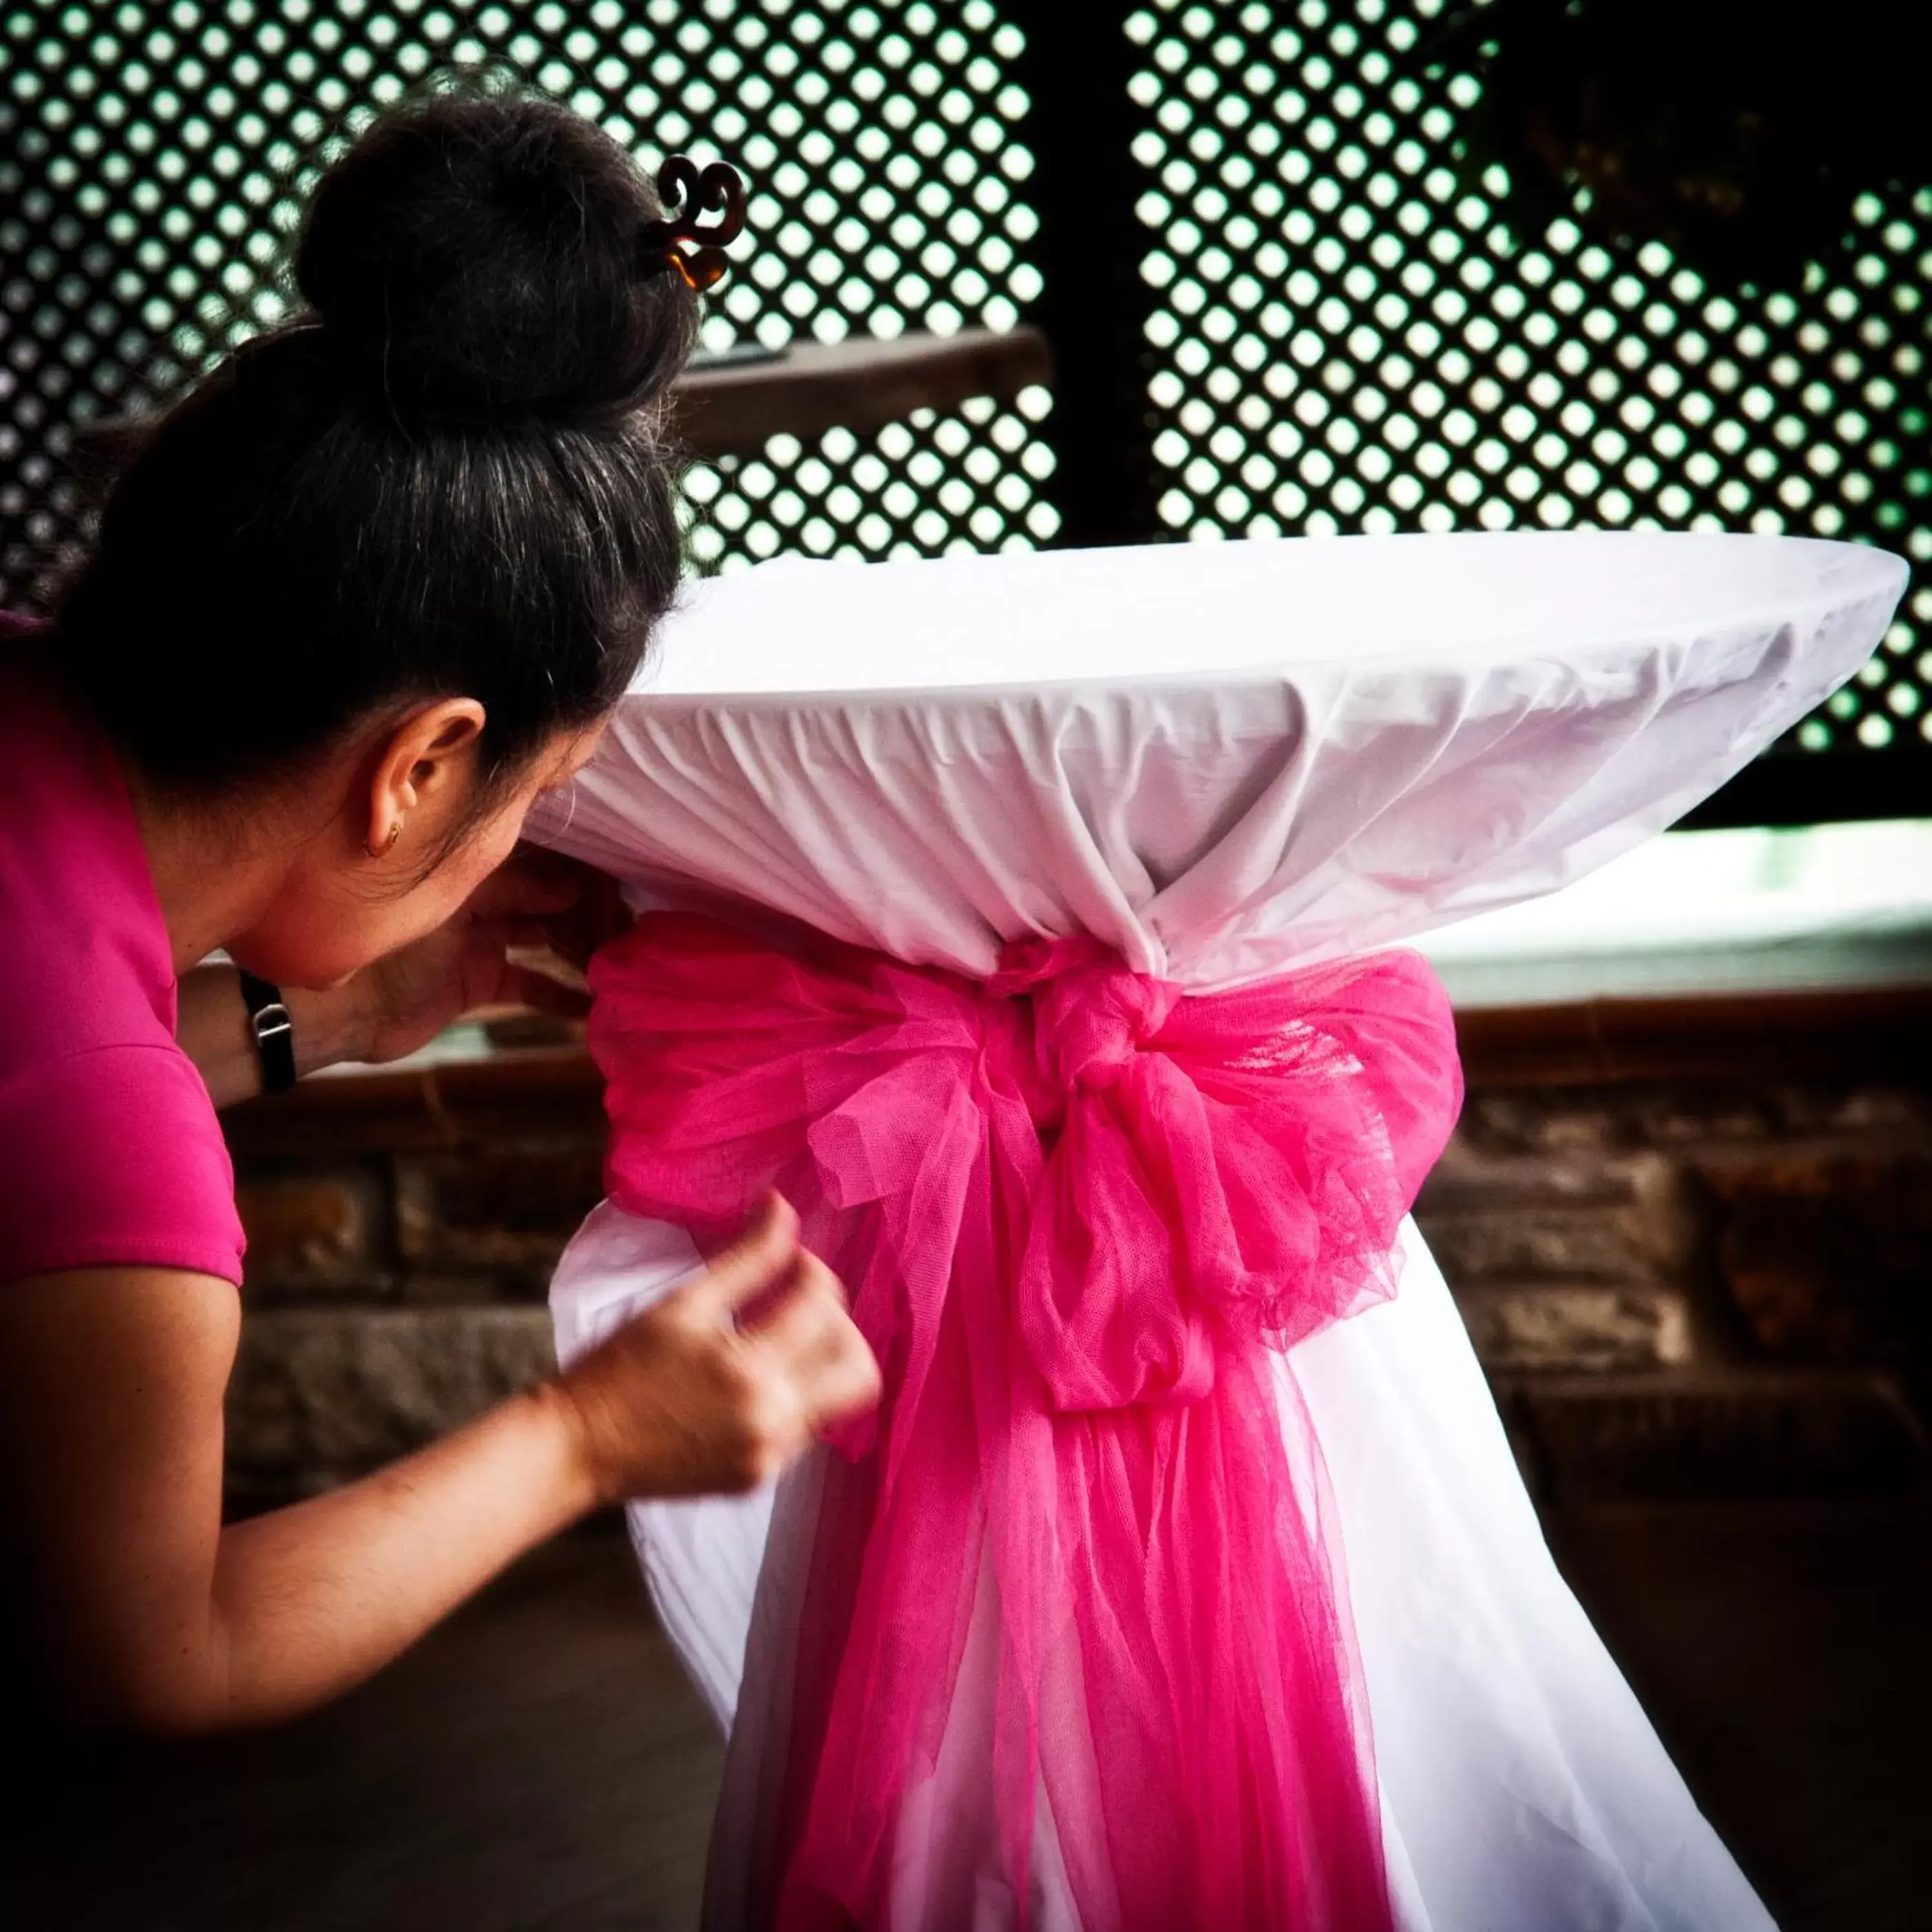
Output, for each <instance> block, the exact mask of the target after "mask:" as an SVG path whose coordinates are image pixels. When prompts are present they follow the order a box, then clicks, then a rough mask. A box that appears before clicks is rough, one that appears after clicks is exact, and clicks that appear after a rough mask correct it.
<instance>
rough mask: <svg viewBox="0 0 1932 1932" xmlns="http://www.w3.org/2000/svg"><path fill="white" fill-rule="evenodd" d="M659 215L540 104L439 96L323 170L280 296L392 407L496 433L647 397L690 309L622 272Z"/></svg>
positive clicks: (620, 167)
mask: <svg viewBox="0 0 1932 1932" xmlns="http://www.w3.org/2000/svg"><path fill="white" fill-rule="evenodd" d="M661 213H662V211H661V209H660V208H659V207H658V204H657V202H656V200H655V198H654V196H652V193H651V191H650V190H649V187H647V186H646V184H645V183H644V181H643V179H642V178H641V177H640V175H639V173H638V172H637V169H636V167H635V166H634V164H633V163H632V162H631V158H630V157H629V156H628V154H625V152H624V151H623V150H622V148H619V146H618V145H616V142H613V140H611V139H610V138H609V137H608V136H607V135H605V134H604V133H601V132H600V131H599V130H598V129H597V128H595V127H593V126H592V125H591V124H590V123H589V122H588V121H583V120H582V119H580V118H578V117H577V115H574V114H572V113H569V112H568V110H566V109H564V108H562V107H558V106H556V104H553V103H552V102H550V101H540V100H529V99H492V98H456V97H450V96H443V97H440V98H431V99H430V100H428V101H423V102H419V103H417V104H413V105H410V106H408V107H404V108H403V109H401V110H398V111H397V112H396V113H392V114H391V115H389V116H387V117H386V118H385V119H383V120H382V121H378V122H377V124H375V126H374V127H372V128H371V130H369V131H368V133H366V134H365V135H364V136H362V139H359V141H358V142H356V144H355V145H354V146H353V148H350V151H348V153H347V154H345V155H344V157H342V158H341V160H339V161H338V162H337V163H336V164H335V166H333V167H332V168H331V169H329V172H327V173H326V175H323V178H322V180H321V181H320V183H319V184H317V188H316V191H315V194H314V198H313V199H312V200H311V203H310V205H309V212H308V220H307V221H306V223H305V225H304V227H303V230H302V239H301V242H300V243H299V245H298V247H297V249H296V260H295V274H296V284H297V286H298V287H299V289H300V290H301V291H302V295H303V296H304V297H305V299H307V300H308V302H309V304H310V305H311V307H312V308H314V310H315V311H316V312H317V314H318V315H319V316H320V317H321V319H322V320H323V323H324V324H325V326H326V328H327V329H328V331H329V334H330V335H331V336H332V338H333V339H334V341H335V344H336V346H337V349H338V352H339V353H341V355H342V356H343V357H344V359H346V360H347V362H348V363H349V365H350V367H351V368H352V369H353V370H355V371H357V372H358V373H359V374H360V375H361V376H362V378H363V379H364V380H365V382H366V383H367V384H368V387H369V388H370V389H371V391H372V392H374V393H375V394H377V395H380V397H381V398H383V401H385V402H386V404H388V406H389V407H390V408H392V409H393V410H395V411H396V412H397V413H398V414H400V415H403V416H412V417H425V416H426V417H431V418H434V417H436V416H449V417H452V418H455V419H460V420H463V421H467V422H513V421H515V420H517V419H521V418H525V417H529V416H540V417H550V418H556V419H565V420H568V419H572V418H580V417H586V416H599V415H604V414H607V413H611V412H613V411H617V410H622V409H625V408H627V407H635V406H636V405H637V404H640V403H642V402H643V401H647V400H648V399H649V398H651V397H652V396H654V395H657V394H658V393H659V392H661V391H662V390H663V389H664V388H665V386H667V384H668V383H670V380H671V378H672V377H673V376H674V375H676V373H677V371H678V370H679V368H680V367H681V366H682V363H683V362H684V359H685V356H688V354H689V353H690V350H691V344H692V342H693V341H694V337H695V333H696V329H697V304H696V301H695V299H694V297H693V296H692V295H691V291H690V290H689V289H688V287H686V286H685V283H684V281H683V280H682V278H679V277H678V276H676V275H669V274H661V273H660V274H655V275H652V274H649V273H643V272H640V263H639V259H638V246H637V243H638V233H639V230H640V229H641V228H643V226H645V225H646V223H651V222H653V221H655V220H658V218H659V217H660V216H661Z"/></svg>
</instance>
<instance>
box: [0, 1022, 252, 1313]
mask: <svg viewBox="0 0 1932 1932" xmlns="http://www.w3.org/2000/svg"><path fill="white" fill-rule="evenodd" d="M243 1246H244V1243H243V1238H242V1223H241V1220H240V1217H239V1215H238V1214H236V1208H235V1174H234V1169H233V1166H231V1165H230V1163H229V1158H228V1150H227V1147H226V1143H225V1142H223V1139H222V1137H221V1129H220V1124H219V1122H218V1121H217V1120H216V1118H215V1114H214V1106H213V1105H212V1104H211V1102H210V1101H209V1100H208V1090H207V1088H205V1087H204V1086H203V1085H202V1082H201V1076H199V1074H198V1073H196V1071H195V1070H194V1066H193V1062H191V1061H190V1060H189V1059H188V1058H187V1056H186V1055H184V1054H183V1053H182V1052H181V1051H180V1050H179V1049H178V1048H177V1047H175V1046H172V1045H171V1044H170V1045H165V1046H164V1045H161V1044H159V1043H156V1044H153V1045H148V1044H135V1045H129V1046H102V1047H96V1048H94V1049H90V1050H89V1051H87V1052H81V1053H76V1054H71V1055H66V1056H65V1057H64V1058H55V1059H50V1060H46V1061H37V1062H35V1063H34V1064H31V1065H29V1066H27V1067H21V1068H19V1069H17V1070H13V1071H10V1072H8V1073H5V1074H4V1075H0V1280H14V1279H17V1278H19V1277H21V1276H23V1275H29V1274H43V1273H45V1272H46V1271H49V1270H51V1269H55V1268H104V1267H113V1266H124V1267H134V1268H140V1267H145V1268H185V1269H190V1270H192V1271H193V1272H195V1273H196V1274H211V1275H217V1276H219V1277H221V1279H223V1280H226V1281H232V1282H234V1283H236V1284H237V1285H238V1286H239V1283H240V1282H241V1280H242V1249H243Z"/></svg>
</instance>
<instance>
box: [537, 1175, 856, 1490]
mask: <svg viewBox="0 0 1932 1932" xmlns="http://www.w3.org/2000/svg"><path fill="white" fill-rule="evenodd" d="M754 1306H755V1308H756V1319H754V1320H753V1321H751V1322H749V1323H748V1324H745V1325H740V1323H739V1320H738V1317H739V1315H740V1313H742V1312H743V1311H745V1310H746V1309H748V1308H749V1307H754ZM560 1385H561V1387H562V1389H563V1391H564V1392H565V1394H568V1396H569V1397H571V1401H572V1403H574V1407H575V1410H576V1412H577V1415H578V1417H579V1418H580V1424H581V1428H582V1433H583V1442H584V1445H585V1450H586V1455H587V1456H588V1457H589V1466H590V1470H591V1473H592V1479H593V1481H594V1482H595V1484H596V1487H597V1491H598V1494H599V1495H601V1496H608V1497H610V1498H612V1499H616V1498H619V1497H625V1496H691V1495H700V1494H703V1493H706V1492H718V1491H726V1490H745V1489H749V1488H752V1487H755V1486H756V1485H757V1484H760V1483H762V1482H764V1481H768V1480H769V1478H772V1477H773V1476H775V1475H777V1474H778V1472H779V1471H780V1470H781V1469H783V1468H784V1466H785V1464H786V1463H788V1462H790V1460H792V1458H793V1457H795V1456H796V1455H797V1454H799V1451H802V1449H804V1448H805V1447H806V1445H808V1443H809V1442H811V1439H812V1438H813V1436H814V1435H817V1434H818V1433H820V1432H822V1431H823V1430H826V1429H827V1428H829V1427H831V1426H832V1424H834V1423H835V1422H838V1421H843V1420H844V1418H846V1417H847V1416H849V1415H855V1414H856V1413H858V1412H859V1411H861V1410H862V1409H866V1408H868V1407H869V1406H871V1404H872V1403H874V1402H876V1401H877V1399H878V1392H879V1372H878V1368H877V1364H875V1363H874V1361H873V1359H872V1353H871V1349H868V1347H867V1346H866V1345H865V1338H864V1337H863V1336H862V1335H861V1334H859V1331H858V1329H857V1328H856V1326H855V1325H853V1321H852V1318H851V1316H850V1315H849V1314H847V1313H846V1310H845V1298H844V1291H843V1290H842V1289H841V1288H840V1286H839V1285H838V1281H837V1280H836V1279H835V1277H833V1275H832V1271H831V1270H830V1269H829V1268H827V1267H826V1265H825V1264H824V1263H823V1262H822V1261H820V1259H818V1258H817V1256H815V1255H814V1254H812V1253H810V1252H809V1251H808V1250H805V1249H802V1248H801V1247H799V1244H798V1217H797V1215H796V1214H794V1213H793V1211H792V1208H791V1207H790V1204H789V1203H788V1202H786V1201H785V1200H784V1199H783V1198H782V1197H781V1196H779V1195H778V1194H777V1193H769V1194H767V1195H766V1197H765V1199H763V1202H761V1203H760V1205H759V1208H758V1209H757V1212H756V1213H755V1214H753V1215H752V1217H751V1220H749V1221H748V1223H746V1225H745V1229H744V1232H742V1234H741V1235H739V1238H738V1239H737V1240H736V1241H733V1243H732V1244H731V1245H730V1247H728V1248H727V1249H725V1250H724V1251H723V1252H722V1253H720V1254H719V1255H718V1257H717V1258H716V1259H715V1260H714V1261H713V1262H712V1265H711V1266H710V1267H709V1268H707V1269H706V1271H704V1272H703V1274H700V1275H698V1276H697V1277H694V1279H693V1280H690V1281H688V1282H686V1283H685V1284H684V1285H683V1286H682V1287H681V1288H679V1289H674V1290H673V1292H671V1293H670V1294H669V1295H666V1296H665V1297H664V1299H663V1300H662V1301H660V1302H658V1304H656V1305H655V1307H651V1308H648V1309H646V1310H644V1312H643V1313H642V1314H640V1315H639V1316H636V1317H635V1318H634V1319H633V1320H632V1321H631V1322H629V1323H628V1324H627V1325H625V1327H624V1328H621V1329H619V1331H617V1333H616V1334H615V1335H613V1337H611V1338H610V1340H609V1341H607V1342H606V1343H604V1344H603V1345H602V1346H601V1347H600V1348H598V1349H593V1350H592V1352H591V1353H590V1354H589V1355H587V1356H586V1357H584V1358H582V1359H581V1360H580V1361H578V1362H577V1363H576V1364H574V1365H573V1366H572V1367H571V1369H569V1370H568V1371H567V1372H566V1373H565V1375H564V1376H562V1378H561V1379H560Z"/></svg>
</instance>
